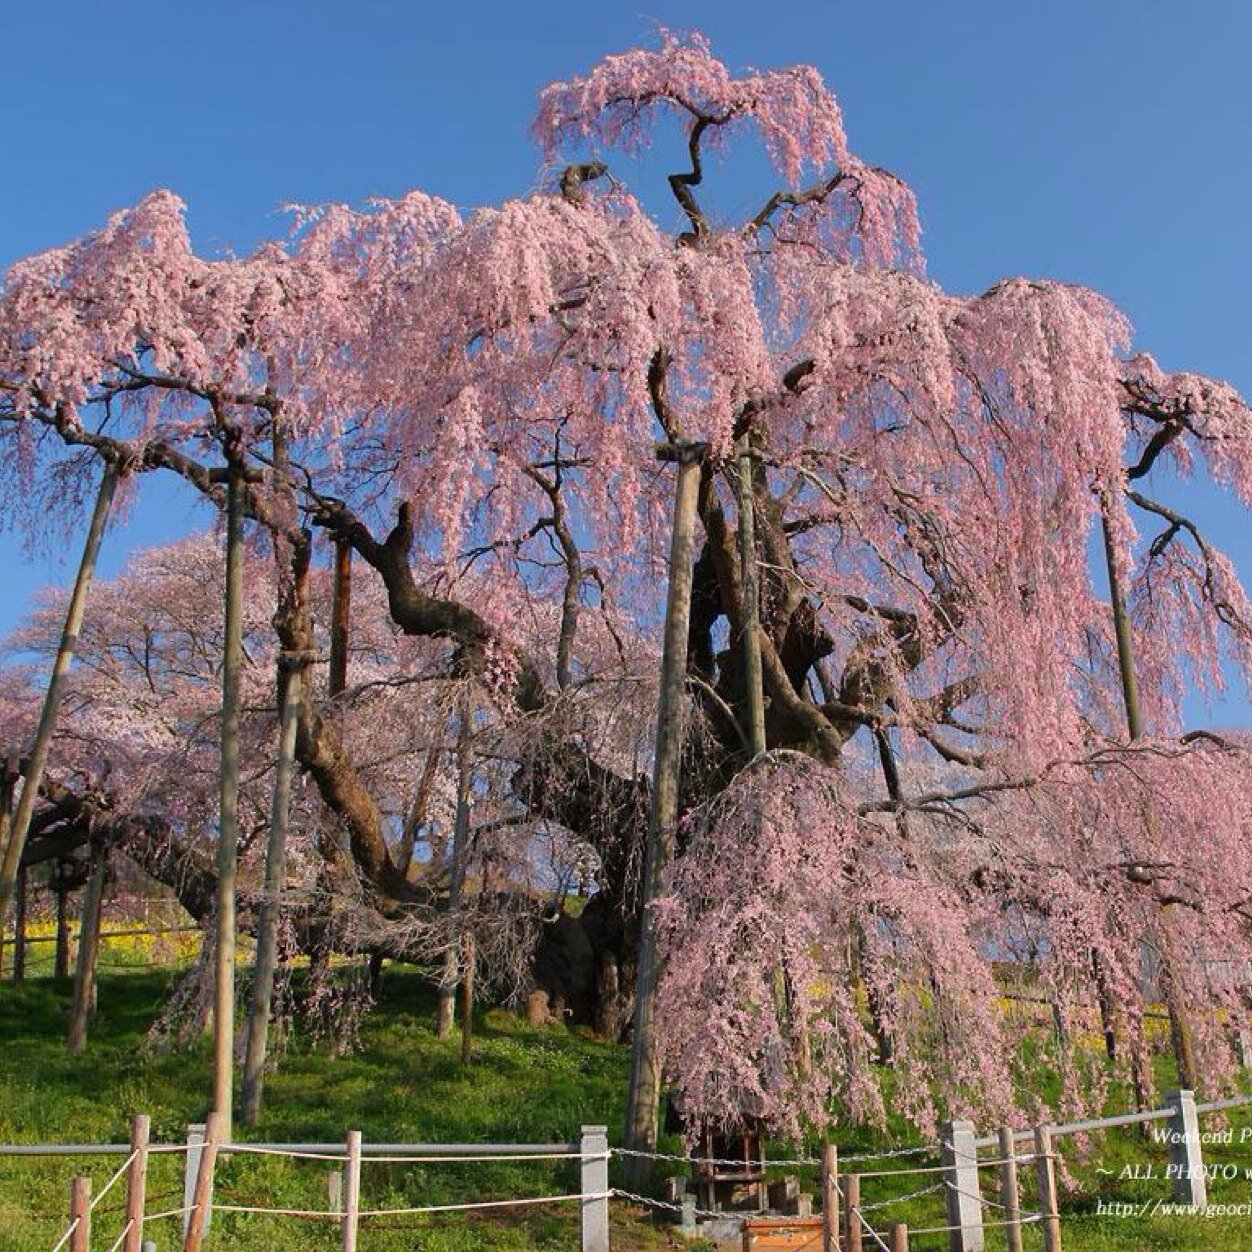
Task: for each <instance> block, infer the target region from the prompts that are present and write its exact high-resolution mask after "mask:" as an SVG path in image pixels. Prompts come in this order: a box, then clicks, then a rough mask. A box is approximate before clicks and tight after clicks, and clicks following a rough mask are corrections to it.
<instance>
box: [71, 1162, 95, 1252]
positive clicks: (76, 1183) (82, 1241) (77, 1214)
mask: <svg viewBox="0 0 1252 1252" xmlns="http://www.w3.org/2000/svg"><path fill="white" fill-rule="evenodd" d="M70 1221H71V1222H73V1223H74V1233H73V1234H72V1235H70V1252H91V1179H90V1177H88V1175H86V1174H75V1175H74V1177H73V1178H71V1179H70Z"/></svg>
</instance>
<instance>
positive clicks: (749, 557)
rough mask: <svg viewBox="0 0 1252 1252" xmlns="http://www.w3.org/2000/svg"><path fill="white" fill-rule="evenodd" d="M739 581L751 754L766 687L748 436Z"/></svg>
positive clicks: (742, 471) (743, 449)
mask: <svg viewBox="0 0 1252 1252" xmlns="http://www.w3.org/2000/svg"><path fill="white" fill-rule="evenodd" d="M738 453H739V466H738V468H739V583H740V587H741V592H742V605H743V609H742V613H741V619H742V620H741V621H740V624H739V626H740V630H741V632H742V635H743V678H744V688H745V690H746V693H747V708H748V743H749V744H750V745H751V748H752V755H753V756H754V757H757V756H760V755H761V753H762V752H764V751H765V686H764V679H763V677H762V674H761V638H760V636H759V635H758V634H757V630H758V629H759V627H758V622H759V620H760V605H759V595H758V591H757V587H758V579H757V568H756V470H755V468H754V466H753V464H752V442H751V436H750V435H746V434H745V435H743V436H742V437H741V438H740V440H739V449H738Z"/></svg>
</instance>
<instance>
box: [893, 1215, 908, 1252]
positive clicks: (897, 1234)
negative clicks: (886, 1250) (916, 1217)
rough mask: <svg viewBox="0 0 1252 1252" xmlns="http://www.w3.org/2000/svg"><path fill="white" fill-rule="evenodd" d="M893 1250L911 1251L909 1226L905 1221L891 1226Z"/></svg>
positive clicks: (898, 1251) (897, 1251) (895, 1251)
mask: <svg viewBox="0 0 1252 1252" xmlns="http://www.w3.org/2000/svg"><path fill="white" fill-rule="evenodd" d="M891 1252H909V1228H908V1225H907V1224H906V1223H904V1222H896V1224H895V1225H894V1226H892V1228H891Z"/></svg>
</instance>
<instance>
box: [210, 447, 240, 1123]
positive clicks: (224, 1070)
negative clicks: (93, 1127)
mask: <svg viewBox="0 0 1252 1252" xmlns="http://www.w3.org/2000/svg"><path fill="white" fill-rule="evenodd" d="M244 492H245V486H244V471H243V466H242V465H240V464H239V463H238V462H237V461H234V460H232V462H231V464H230V466H229V468H228V470H227V474H226V606H225V610H226V611H225V635H224V640H223V645H222V652H223V655H222V740H221V767H220V779H219V782H220V791H219V805H218V822H217V943H216V948H215V952H214V956H215V960H216V965H215V968H214V982H213V1108H214V1110H215V1111H216V1112H217V1113H219V1114H221V1119H222V1120H221V1125H220V1127H219V1130H220V1133H221V1137H222V1139H223V1140H224V1141H226V1142H229V1141H230V1136H231V1125H230V1123H231V1112H232V1103H233V1087H234V1070H235V869H236V860H237V856H238V846H239V683H240V677H241V675H242V672H243V561H244V553H243V507H244Z"/></svg>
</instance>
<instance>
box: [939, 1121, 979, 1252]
mask: <svg viewBox="0 0 1252 1252" xmlns="http://www.w3.org/2000/svg"><path fill="white" fill-rule="evenodd" d="M939 1138H940V1145H941V1146H940V1153H939V1159H940V1160H941V1161H942V1163H943V1164H944V1165H945V1166H946V1167H947V1169H946V1172H945V1173H944V1174H943V1175H942V1177H943V1181H944V1190H945V1191H946V1192H947V1195H946V1197H945V1199H946V1211H947V1214H948V1225H949V1226H955V1227H957V1229H955V1230H953V1231H952V1234H951V1237H950V1239H949V1247H950V1248H951V1250H952V1252H983V1249H984V1248H985V1247H986V1238H985V1236H984V1234H983V1228H982V1195H981V1192H980V1191H979V1184H978V1149H977V1148H976V1147H975V1146H974V1124H973V1122H969V1121H954V1122H945V1123H944V1124H943V1127H942V1130H941V1133H940V1136H939Z"/></svg>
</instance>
